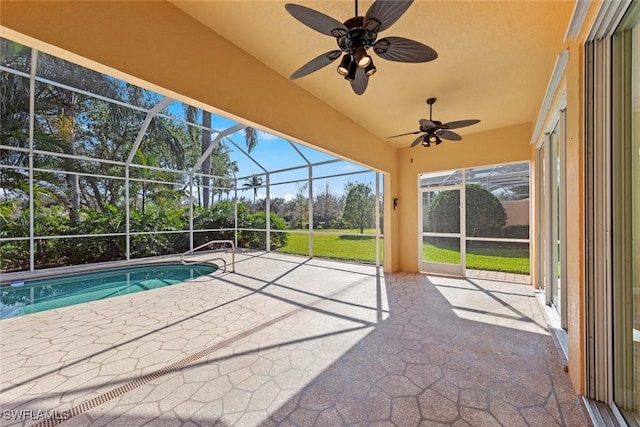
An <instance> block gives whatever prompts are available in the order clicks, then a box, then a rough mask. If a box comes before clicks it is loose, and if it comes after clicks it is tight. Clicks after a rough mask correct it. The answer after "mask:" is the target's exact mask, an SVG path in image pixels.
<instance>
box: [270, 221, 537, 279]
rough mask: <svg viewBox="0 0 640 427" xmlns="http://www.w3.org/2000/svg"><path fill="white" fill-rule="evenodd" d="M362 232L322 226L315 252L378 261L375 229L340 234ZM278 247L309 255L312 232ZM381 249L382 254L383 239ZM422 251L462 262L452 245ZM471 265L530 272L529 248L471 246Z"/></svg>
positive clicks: (426, 255) (432, 256) (425, 247)
mask: <svg viewBox="0 0 640 427" xmlns="http://www.w3.org/2000/svg"><path fill="white" fill-rule="evenodd" d="M358 232H359V230H322V231H317V232H314V235H313V239H314V242H313V243H314V245H313V252H314V256H318V257H323V258H337V259H346V260H354V261H367V262H375V253H376V239H375V236H374V235H373V234H374V230H373V229H369V230H365V232H364V234H362V235H361V234H339V233H358ZM325 233H326V234H325ZM334 233H335V234H334ZM278 251H279V252H283V253H288V254H296V255H308V254H309V238H308V235H307V234H298V233H289V243H288V244H287V245H286V246H284V247H282V248H279V249H278ZM380 251H381V256H382V239H381V242H380ZM422 251H423V256H424V258H425V260H426V259H428V260H430V261H435V262H446V263H458V262H459V261H460V253H459V252H458V251H454V250H451V249H446V248H439V247H436V246H434V245H430V244H428V243H425V244H424V245H423V247H422ZM467 268H471V269H476V270H490V271H504V272H507V273H520V274H529V252H528V250H526V249H505V248H471V249H469V250H468V252H467Z"/></svg>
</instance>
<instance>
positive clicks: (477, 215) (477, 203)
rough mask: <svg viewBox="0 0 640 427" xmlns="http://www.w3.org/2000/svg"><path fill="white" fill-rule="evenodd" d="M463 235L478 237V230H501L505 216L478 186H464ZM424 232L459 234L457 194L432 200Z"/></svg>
mask: <svg viewBox="0 0 640 427" xmlns="http://www.w3.org/2000/svg"><path fill="white" fill-rule="evenodd" d="M466 212H467V215H466V224H467V225H466V232H467V236H469V237H473V236H476V235H478V234H479V233H480V232H481V231H482V230H487V229H491V228H497V229H499V228H502V227H504V225H505V224H506V222H507V212H506V210H505V209H504V207H503V206H502V203H500V200H498V198H497V197H496V196H494V195H493V194H492V193H491V192H490V191H489V190H487V189H486V188H485V187H483V186H482V185H479V184H467V186H466ZM427 230H428V231H433V232H438V233H458V232H459V231H460V192H459V191H443V192H440V193H438V195H437V196H436V197H434V199H433V201H432V202H431V205H430V206H429V210H428V212H427Z"/></svg>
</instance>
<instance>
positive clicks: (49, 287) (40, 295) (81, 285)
mask: <svg viewBox="0 0 640 427" xmlns="http://www.w3.org/2000/svg"><path fill="white" fill-rule="evenodd" d="M216 270H217V268H216V267H215V266H214V265H182V264H178V263H176V264H155V265H146V266H141V267H131V268H123V269H117V270H108V271H98V272H93V273H83V274H74V275H68V276H58V277H54V278H48V279H42V280H33V281H28V282H14V283H11V284H7V285H2V286H0V319H6V318H9V317H17V316H23V315H25V314H31V313H37V312H39V311H45V310H51V309H54V308H60V307H66V306H68V305H74V304H81V303H83V302H88V301H97V300H101V299H106V298H111V297H115V296H118V295H126V294H132V293H134V292H141V291H146V290H149V289H155V288H161V287H163V286H169V285H173V284H176V283H180V282H185V281H187V280H190V279H193V278H196V277H199V276H204V275H207V274H211V273H213V272H214V271H216Z"/></svg>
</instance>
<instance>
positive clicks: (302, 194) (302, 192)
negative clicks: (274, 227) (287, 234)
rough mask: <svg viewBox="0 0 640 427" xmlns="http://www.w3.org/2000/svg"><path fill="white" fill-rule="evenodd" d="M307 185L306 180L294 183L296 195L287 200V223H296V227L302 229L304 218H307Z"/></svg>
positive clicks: (292, 224)
mask: <svg viewBox="0 0 640 427" xmlns="http://www.w3.org/2000/svg"><path fill="white" fill-rule="evenodd" d="M307 185H308V184H307V183H306V182H298V183H296V188H297V190H296V196H295V197H294V198H293V199H291V200H289V201H288V202H287V207H288V208H289V215H288V217H289V223H290V224H291V226H292V227H293V226H294V225H297V227H298V228H300V229H302V228H303V226H304V221H305V219H308V212H309V198H308V197H307V194H308V193H307V188H308V187H307ZM305 214H306V215H305Z"/></svg>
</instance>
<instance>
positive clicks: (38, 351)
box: [0, 253, 587, 426]
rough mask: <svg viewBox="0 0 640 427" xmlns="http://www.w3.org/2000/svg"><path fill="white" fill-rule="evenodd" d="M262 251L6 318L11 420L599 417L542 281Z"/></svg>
mask: <svg viewBox="0 0 640 427" xmlns="http://www.w3.org/2000/svg"><path fill="white" fill-rule="evenodd" d="M218 255H219V254H216V256H218ZM256 255H259V256H249V255H238V256H237V259H238V260H239V262H238V264H237V266H236V272H235V273H222V272H218V273H215V274H213V275H212V277H203V278H199V279H195V280H194V281H191V282H188V283H183V284H180V285H173V286H169V287H165V288H161V289H156V290H152V291H147V292H142V293H137V294H131V295H126V296H121V297H116V298H112V299H108V300H102V301H96V302H92V303H87V304H83V305H78V306H73V307H66V308H62V309H58V310H53V311H49V312H43V313H38V314H33V315H28V316H24V317H20V318H14V319H7V320H3V321H0V331H1V343H0V356H1V362H0V368H1V371H0V374H1V379H2V384H1V389H0V405H1V407H2V411H3V413H2V420H1V424H2V425H3V426H4V425H33V424H38V425H45V424H46V423H38V420H41V419H42V417H43V416H46V415H48V416H51V415H52V414H53V413H54V411H56V412H57V414H58V415H61V416H66V415H71V418H69V419H67V420H66V421H64V422H63V425H70V426H86V425H95V426H103V425H104V426H138V425H145V426H153V425H155V426H212V425H217V426H231V425H237V426H276V425H282V426H307V425H325V426H340V425H354V426H355V425H380V426H385V425H389V426H392V425H397V426H418V425H420V426H437V425H454V426H469V425H471V426H493V425H496V426H499V425H502V426H527V425H531V426H552V425H567V426H581V425H587V422H586V420H585V419H584V418H583V416H582V412H581V409H580V404H579V402H578V399H577V396H576V394H575V393H574V392H573V389H572V387H571V384H570V382H569V378H568V376H567V374H566V373H565V372H564V371H563V366H562V363H561V361H560V358H559V356H558V353H557V350H556V348H555V346H554V342H553V340H552V338H551V337H550V336H549V334H548V332H547V329H546V320H545V318H544V315H543V312H542V310H541V308H540V307H539V305H538V303H537V300H536V298H535V297H534V293H533V289H532V288H531V287H530V286H527V285H523V284H516V283H507V282H493V281H488V280H482V279H452V278H442V277H426V276H424V275H415V274H388V275H384V276H382V275H381V273H380V275H378V274H377V270H376V268H375V267H371V266H363V265H356V264H347V263H338V262H331V261H323V260H315V259H314V260H308V259H305V258H298V257H292V256H285V255H281V254H274V253H270V254H256ZM38 411H43V412H38ZM63 411H67V412H63ZM48 424H49V425H52V424H54V423H53V422H49V423H48Z"/></svg>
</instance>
